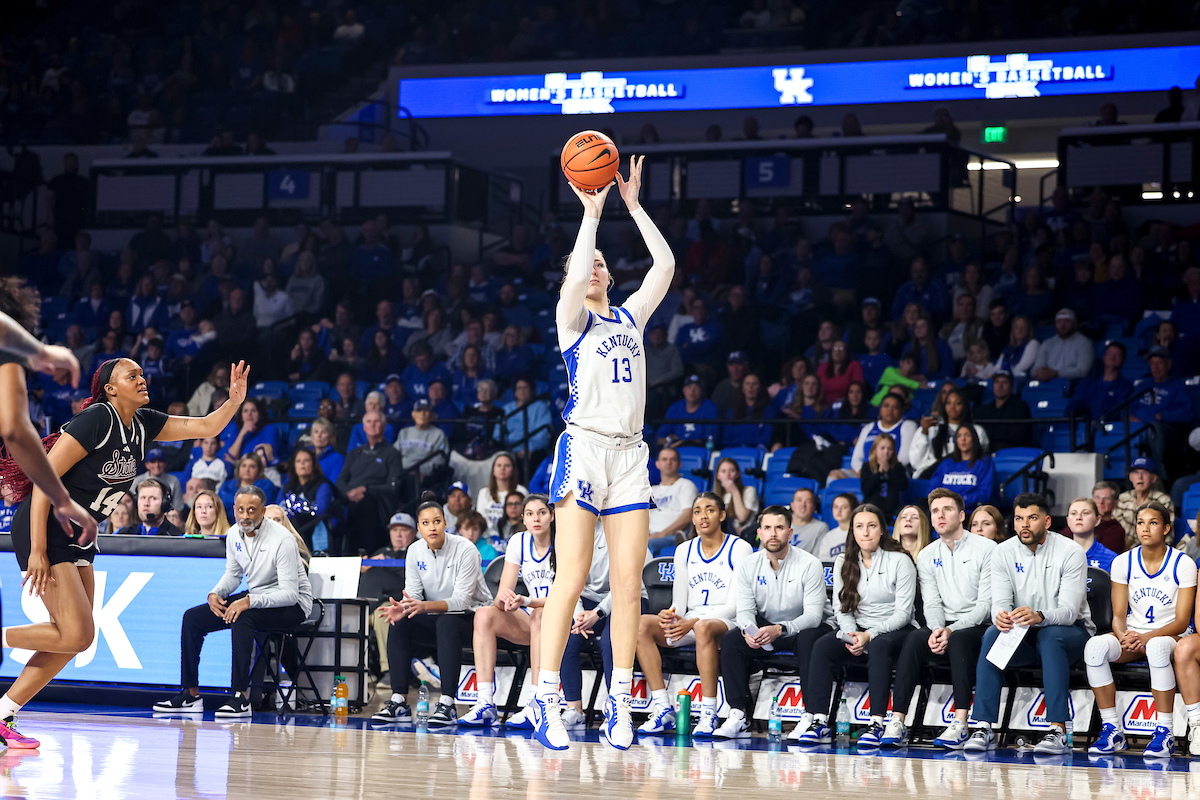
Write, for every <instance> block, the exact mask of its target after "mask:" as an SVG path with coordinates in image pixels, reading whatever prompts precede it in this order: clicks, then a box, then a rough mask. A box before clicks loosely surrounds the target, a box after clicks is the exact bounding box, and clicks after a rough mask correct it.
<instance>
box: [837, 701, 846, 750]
mask: <svg viewBox="0 0 1200 800" xmlns="http://www.w3.org/2000/svg"><path fill="white" fill-rule="evenodd" d="M835 725H836V728H835V732H834V744H835V745H836V746H837V747H849V746H850V706H848V705H846V698H844V697H843V698H842V699H841V700H839V701H838V710H837V719H836V723H835Z"/></svg>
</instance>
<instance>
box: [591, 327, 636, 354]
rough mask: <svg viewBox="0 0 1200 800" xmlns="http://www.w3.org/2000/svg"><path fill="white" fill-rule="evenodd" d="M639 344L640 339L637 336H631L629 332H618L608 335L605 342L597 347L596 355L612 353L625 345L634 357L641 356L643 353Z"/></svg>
mask: <svg viewBox="0 0 1200 800" xmlns="http://www.w3.org/2000/svg"><path fill="white" fill-rule="evenodd" d="M639 344H640V343H639V342H638V340H637V339H636V338H635V337H633V336H630V335H629V334H626V333H618V334H615V335H613V336H610V337H608V338H607V339H605V340H604V341H603V342H601V343H600V346H599V347H597V348H596V355H598V356H600V357H602V358H603V357H604V356H607V355H608V354H609V353H611V352H612V351H613V350H616V349H617V348H620V347H623V348H625V349H626V350H628V351H629V354H630V355H631V356H633V357H634V358H637V357H638V356H640V355H641V354H642V353H641V349H640V347H639Z"/></svg>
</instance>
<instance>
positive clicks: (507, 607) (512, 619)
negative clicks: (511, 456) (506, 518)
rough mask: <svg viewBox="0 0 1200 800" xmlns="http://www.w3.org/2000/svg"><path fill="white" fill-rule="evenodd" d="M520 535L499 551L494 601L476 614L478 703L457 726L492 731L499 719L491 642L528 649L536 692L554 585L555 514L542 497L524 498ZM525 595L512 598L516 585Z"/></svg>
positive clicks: (515, 595) (475, 640)
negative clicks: (501, 565)
mask: <svg viewBox="0 0 1200 800" xmlns="http://www.w3.org/2000/svg"><path fill="white" fill-rule="evenodd" d="M521 516H522V519H523V520H524V521H525V530H523V531H519V532H518V533H515V534H513V537H512V538H511V539H509V540H508V547H507V548H506V549H505V550H504V572H503V574H501V576H500V586H499V589H498V591H497V592H496V599H495V600H494V601H493V602H492V605H490V606H484V607H483V608H481V609H479V610H478V611H476V612H475V632H474V635H473V638H472V645H471V649H472V650H473V651H474V653H475V676H476V678H477V679H478V685H479V700H478V702H476V703H475V705H473V706H472V707H471V709H470V710H469V711H467V713H466V714H464V715H463V716H462V718H461V719H459V721H458V724H459V725H468V726H478V727H485V728H486V727H491V726H492V725H495V724H496V723H497V722H498V721H499V719H500V713H499V711H498V710H497V708H496V701H495V699H494V693H495V689H496V639H498V638H503V639H505V640H507V641H510V642H512V643H513V644H527V645H529V674H530V676H531V678H532V680H533V685H534V686H537V680H538V667H539V663H538V656H540V655H541V653H540V652H539V651H540V642H539V638H540V634H541V627H542V619H541V608H542V606H544V605H545V604H546V598H547V597H549V596H550V585H551V584H552V583H553V582H554V509H553V508H551V507H550V499H549V498H548V497H546V496H545V495H542V494H531V495H529V497H527V498H525V507H524V509H523V510H522V515H521ZM518 578H520V579H521V581H522V582H523V583H524V584H525V590H526V591H527V592H529V594H527V595H521V594H517V593H516V592H515V591H514V589H516V586H517V579H518Z"/></svg>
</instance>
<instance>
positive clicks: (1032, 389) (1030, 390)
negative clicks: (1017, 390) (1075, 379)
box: [1021, 378, 1071, 407]
mask: <svg viewBox="0 0 1200 800" xmlns="http://www.w3.org/2000/svg"><path fill="white" fill-rule="evenodd" d="M1069 388H1071V382H1070V381H1069V380H1067V379H1066V378H1055V379H1054V380H1050V381H1030V382H1029V383H1027V384H1025V388H1024V389H1022V390H1021V399H1022V400H1024V401H1025V402H1026V403H1029V405H1030V406H1031V407H1032V406H1033V404H1034V402H1035V401H1037V400H1061V399H1062V398H1063V397H1065V396H1066V394H1067V390H1068V389H1069Z"/></svg>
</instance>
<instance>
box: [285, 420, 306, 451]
mask: <svg viewBox="0 0 1200 800" xmlns="http://www.w3.org/2000/svg"><path fill="white" fill-rule="evenodd" d="M311 427H312V423H311V422H293V423H292V424H291V425H289V426H288V447H290V448H291V449H292V450H295V449H296V442H298V441H299V440H300V437H301V436H303V435H304V434H305V433H307V432H308V429H309V428H311Z"/></svg>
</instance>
